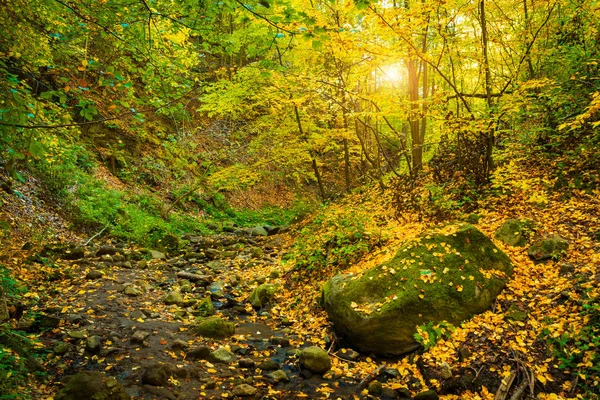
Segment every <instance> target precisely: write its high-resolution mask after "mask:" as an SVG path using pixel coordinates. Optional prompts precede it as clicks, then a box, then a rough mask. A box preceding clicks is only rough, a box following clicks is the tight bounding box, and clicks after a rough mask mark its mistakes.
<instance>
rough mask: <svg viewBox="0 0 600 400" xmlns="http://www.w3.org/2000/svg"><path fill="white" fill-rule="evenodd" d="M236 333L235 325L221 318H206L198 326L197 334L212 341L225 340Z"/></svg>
mask: <svg viewBox="0 0 600 400" xmlns="http://www.w3.org/2000/svg"><path fill="white" fill-rule="evenodd" d="M234 333H235V325H234V324H233V323H232V322H228V321H225V320H223V319H221V318H219V317H210V318H205V319H203V320H202V321H200V323H199V324H198V325H197V326H196V334H198V335H200V336H203V337H207V338H211V339H225V338H227V337H229V336H231V335H233V334H234Z"/></svg>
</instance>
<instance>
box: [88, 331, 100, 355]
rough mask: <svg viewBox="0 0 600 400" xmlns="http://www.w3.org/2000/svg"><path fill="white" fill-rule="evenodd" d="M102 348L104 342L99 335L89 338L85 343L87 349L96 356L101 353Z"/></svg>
mask: <svg viewBox="0 0 600 400" xmlns="http://www.w3.org/2000/svg"><path fill="white" fill-rule="evenodd" d="M101 346H102V340H101V339H100V336H98V335H92V336H90V337H88V338H87V339H86V341H85V349H86V350H87V351H88V352H89V353H92V354H96V353H98V352H99V351H100V347H101Z"/></svg>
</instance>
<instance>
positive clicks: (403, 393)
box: [396, 388, 412, 399]
mask: <svg viewBox="0 0 600 400" xmlns="http://www.w3.org/2000/svg"><path fill="white" fill-rule="evenodd" d="M396 393H398V396H399V398H400V399H412V393H411V392H410V390H408V388H400V389H396Z"/></svg>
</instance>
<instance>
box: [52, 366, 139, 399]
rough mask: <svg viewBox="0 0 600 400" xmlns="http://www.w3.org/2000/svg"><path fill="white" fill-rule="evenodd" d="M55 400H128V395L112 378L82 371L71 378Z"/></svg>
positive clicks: (99, 373) (102, 374)
mask: <svg viewBox="0 0 600 400" xmlns="http://www.w3.org/2000/svg"><path fill="white" fill-rule="evenodd" d="M54 399H55V400H129V395H128V394H127V392H126V391H125V388H124V387H123V385H121V384H120V383H119V382H117V380H116V379H115V378H113V377H109V376H106V375H105V374H104V373H101V372H92V371H84V372H79V373H78V374H76V375H74V376H73V377H71V378H70V379H69V380H68V382H67V384H66V386H65V387H64V388H63V389H62V390H61V391H60V392H58V394H57V395H56V396H55V397H54Z"/></svg>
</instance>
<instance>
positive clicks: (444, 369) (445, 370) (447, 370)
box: [440, 362, 452, 379]
mask: <svg viewBox="0 0 600 400" xmlns="http://www.w3.org/2000/svg"><path fill="white" fill-rule="evenodd" d="M440 369H441V375H442V379H450V378H452V367H450V364H448V363H447V362H443V363H442V365H440Z"/></svg>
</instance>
